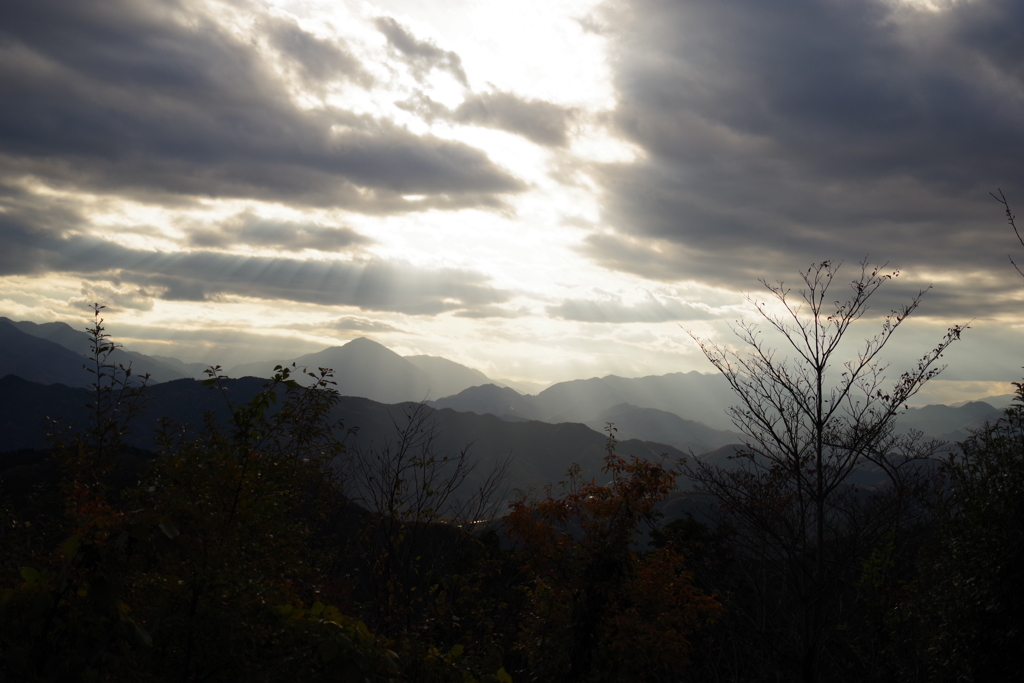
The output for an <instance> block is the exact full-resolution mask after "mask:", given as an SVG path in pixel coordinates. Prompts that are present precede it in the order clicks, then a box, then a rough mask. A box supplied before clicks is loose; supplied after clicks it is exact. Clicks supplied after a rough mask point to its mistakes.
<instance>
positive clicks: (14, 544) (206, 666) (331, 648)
mask: <svg viewBox="0 0 1024 683" xmlns="http://www.w3.org/2000/svg"><path fill="white" fill-rule="evenodd" d="M98 311H99V307H97V309H96V312H97V322H96V323H95V324H94V326H93V328H91V329H90V333H91V335H92V338H93V342H94V343H93V359H92V361H93V363H94V365H95V369H96V371H97V384H96V387H95V390H96V397H97V399H96V404H95V406H94V407H95V412H94V415H95V420H94V423H93V424H92V425H90V426H89V427H88V428H87V429H86V430H85V431H84V433H82V434H80V435H79V436H77V437H70V438H69V435H67V434H65V435H64V438H63V441H61V442H60V443H59V447H58V448H57V449H56V450H55V452H56V454H57V457H58V458H59V460H60V464H61V469H62V471H63V473H64V474H63V482H62V491H63V496H64V514H63V518H62V519H60V520H59V522H58V523H56V524H55V526H56V527H57V528H55V529H53V530H50V531H51V533H49V535H45V536H43V537H42V538H41V537H40V534H38V533H37V531H36V529H34V528H33V527H32V526H31V524H30V523H27V522H25V521H22V520H20V519H18V518H15V519H12V520H7V521H8V522H9V525H8V526H7V531H9V532H10V533H7V534H5V535H6V536H7V540H9V541H11V543H10V547H11V548H12V551H13V552H11V553H10V554H8V555H7V556H6V557H5V558H4V559H5V560H6V562H5V564H4V566H3V567H2V569H3V571H4V577H3V581H4V584H6V586H5V587H3V588H0V672H2V673H3V674H4V675H6V676H8V677H10V678H12V679H14V680H26V681H73V680H109V679H111V678H117V679H118V680H140V681H163V680H208V681H216V680H228V681H233V680H246V681H260V680H268V681H276V680H281V679H282V678H285V677H289V676H294V675H295V674H297V673H301V674H302V675H303V676H304V677H305V678H309V679H313V680H351V678H352V676H353V675H357V676H358V677H359V678H360V679H366V680H375V681H385V680H391V679H392V678H394V677H395V676H396V675H397V671H398V666H397V662H396V655H395V653H394V652H392V651H391V650H390V649H389V647H388V645H389V643H387V641H385V640H383V639H381V638H380V637H379V636H377V635H375V634H373V633H372V632H370V631H369V630H368V629H367V628H366V626H365V625H364V624H363V623H362V622H360V621H359V620H358V619H355V618H353V617H350V616H347V615H345V614H344V613H342V612H341V611H340V610H338V609H337V608H336V607H329V606H328V607H325V606H324V605H325V603H326V604H328V605H329V604H330V603H329V602H328V601H329V600H333V599H335V598H342V599H343V598H344V597H345V594H346V592H345V590H344V586H339V585H338V584H337V582H336V581H333V580H332V577H331V575H330V574H329V573H328V572H327V569H328V568H329V567H330V566H331V562H332V560H333V551H332V549H331V547H330V546H329V545H328V544H325V543H323V542H321V541H322V537H323V535H324V534H328V533H329V532H330V529H331V525H332V521H333V520H336V518H337V516H338V509H339V506H341V505H342V504H343V502H344V499H343V498H341V497H340V495H339V494H340V485H339V481H338V480H337V476H336V472H337V470H336V469H335V468H334V467H333V464H334V461H335V459H336V458H337V457H338V456H340V455H342V454H343V452H344V448H343V447H342V444H341V442H340V440H339V439H338V437H337V436H336V432H337V429H336V428H337V426H338V425H333V424H331V423H330V422H329V421H328V420H327V419H326V418H327V415H328V413H329V410H330V407H331V405H332V403H333V401H334V399H335V396H336V395H335V394H333V393H332V392H331V391H330V387H329V384H330V382H331V379H330V374H329V373H328V372H327V371H323V370H322V371H321V372H320V374H319V375H314V379H315V382H314V383H313V385H312V386H310V387H306V388H302V387H300V386H299V385H298V383H296V382H295V381H293V380H292V379H291V378H290V372H291V371H290V370H289V369H286V368H278V374H277V376H276V377H275V378H274V379H273V380H272V381H271V382H270V383H269V384H268V385H267V386H266V387H265V389H264V391H262V392H261V393H260V394H258V395H257V396H256V397H255V398H254V399H253V400H252V401H250V402H249V403H247V404H244V405H241V406H231V408H232V414H233V419H232V421H231V425H230V426H229V429H228V431H227V432H224V431H223V430H222V429H220V427H219V426H218V425H216V424H215V423H214V421H213V419H212V417H211V418H210V419H209V420H208V422H207V425H206V428H205V430H204V431H203V433H202V434H201V435H200V436H199V437H198V438H195V439H191V440H183V439H179V438H176V437H175V434H176V433H179V432H181V430H178V429H176V428H175V427H174V426H173V425H170V424H165V425H164V430H163V435H162V439H161V441H162V444H163V452H162V453H161V454H160V457H158V458H157V459H156V460H154V461H153V462H152V464H151V466H150V467H149V468H148V471H146V472H145V473H144V474H143V476H142V477H141V481H139V482H138V484H137V485H135V486H128V487H123V488H116V487H113V486H111V485H110V484H111V482H116V481H117V477H114V476H112V473H114V474H116V473H117V471H118V468H119V463H118V461H117V455H118V453H119V452H120V449H119V448H118V446H119V441H120V439H119V437H120V436H121V435H123V434H124V430H125V429H126V428H127V424H128V419H130V417H131V415H132V410H131V405H129V406H128V407H127V408H124V406H125V401H126V400H128V401H129V402H130V401H134V400H136V398H137V397H138V396H140V395H139V394H137V393H136V392H135V391H134V389H132V388H129V386H130V385H129V382H128V377H129V375H128V372H127V370H126V369H121V368H112V367H111V366H110V365H109V364H108V363H106V362H105V359H106V357H107V356H108V355H109V353H110V350H111V349H112V347H113V345H112V344H111V343H110V342H109V339H108V337H107V335H106V334H105V332H104V331H103V328H102V326H101V323H102V320H100V319H99V317H98ZM211 374H212V376H211V380H210V383H211V385H213V386H214V387H217V386H220V382H221V379H222V378H221V377H220V376H219V375H218V374H217V372H216V371H215V370H214V371H213V372H212V373H211ZM272 408H273V410H272ZM58 535H59V536H60V538H61V540H60V542H59V543H58V544H56V545H57V548H56V550H52V548H53V545H51V543H52V542H53V539H54V538H56V537H57V536H58ZM318 536H319V538H318ZM304 605H312V607H308V608H306V607H304Z"/></svg>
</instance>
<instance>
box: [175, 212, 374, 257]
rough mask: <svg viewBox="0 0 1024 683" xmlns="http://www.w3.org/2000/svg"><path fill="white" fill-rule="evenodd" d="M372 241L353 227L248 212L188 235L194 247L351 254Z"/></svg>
mask: <svg viewBox="0 0 1024 683" xmlns="http://www.w3.org/2000/svg"><path fill="white" fill-rule="evenodd" d="M372 241H373V240H371V239H370V238H368V237H365V236H364V235H360V234H359V233H358V232H356V231H355V230H352V229H351V228H344V227H341V228H339V227H325V226H322V225H316V224H309V223H296V222H293V221H280V220H270V219H266V218H261V217H260V216H257V215H255V214H252V213H248V212H246V213H242V214H239V215H237V216H234V217H232V218H230V219H228V220H226V221H223V222H222V223H220V224H219V225H216V226H213V227H209V228H196V229H193V230H191V231H189V235H188V243H189V245H190V246H194V247H219V248H225V247H231V246H235V245H247V246H254V247H275V248H277V249H283V250H285V251H302V250H303V249H317V250H320V251H333V252H338V251H348V250H351V249H352V248H353V247H358V246H360V245H363V244H368V243H370V242H372Z"/></svg>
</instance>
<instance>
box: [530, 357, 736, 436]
mask: <svg viewBox="0 0 1024 683" xmlns="http://www.w3.org/2000/svg"><path fill="white" fill-rule="evenodd" d="M536 399H537V405H539V406H540V408H541V410H542V411H543V414H544V416H545V417H544V419H545V420H547V421H560V420H589V419H591V418H592V417H593V416H595V415H599V414H600V413H602V412H603V411H605V410H608V409H609V408H611V407H613V406H616V405H619V404H621V403H629V404H631V405H634V406H636V407H638V408H654V409H656V410H664V411H667V412H670V413H675V414H676V415H679V416H680V417H682V418H684V419H687V420H694V421H698V422H703V423H704V424H706V425H708V426H710V427H712V428H714V429H728V428H729V427H731V426H732V423H731V422H730V421H729V418H728V416H727V415H726V414H725V409H726V408H727V407H728V406H730V405H732V404H733V403H735V397H734V395H733V393H732V391H731V390H730V389H729V385H728V383H727V382H726V381H725V379H724V378H723V377H722V376H721V375H717V374H715V375H705V374H702V373H700V372H696V371H694V372H689V373H681V372H676V373H671V374H668V375H656V376H650V377H637V378H625V377H618V376H616V375H608V376H607V377H594V378H591V379H584V380H573V381H571V382H560V383H558V384H555V385H552V386H550V387H548V388H547V389H545V390H544V391H542V392H540V393H539V394H537V396H536Z"/></svg>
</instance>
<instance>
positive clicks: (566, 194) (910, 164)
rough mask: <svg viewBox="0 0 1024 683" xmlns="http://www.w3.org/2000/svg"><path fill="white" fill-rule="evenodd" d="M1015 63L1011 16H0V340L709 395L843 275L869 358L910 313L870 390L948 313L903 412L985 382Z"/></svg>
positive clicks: (606, 5)
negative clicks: (23, 327) (938, 359)
mask: <svg viewBox="0 0 1024 683" xmlns="http://www.w3.org/2000/svg"><path fill="white" fill-rule="evenodd" d="M1021 45H1024V3H1021V2H1019V0H774V1H773V2H764V1H763V0H716V1H711V0H632V1H622V0H608V1H605V2H602V1H599V0H519V1H518V2H515V3H510V2H507V0H501V1H499V0H417V1H415V2H412V1H407V0H379V1H371V0H366V1H360V2H355V1H349V0H294V1H292V0H272V1H260V0H226V1H222V2H218V1H215V0H0V98H2V101H3V106H2V107H0V238H2V242H0V246H2V248H0V315H5V316H7V317H10V318H13V319H15V320H32V321H35V322H47V321H51V320H62V321H65V322H69V323H71V324H75V325H77V326H79V327H85V325H86V324H87V323H88V322H89V306H90V304H92V303H93V302H100V303H103V304H105V305H106V306H107V309H106V311H105V315H106V319H107V324H108V328H109V330H110V332H111V333H113V334H114V336H115V338H116V339H117V340H119V341H121V342H122V343H123V344H125V346H127V347H128V348H130V349H132V350H136V351H141V352H143V353H148V354H159V355H168V356H175V357H178V358H180V359H182V360H184V361H187V362H194V361H200V362H205V363H216V364H221V365H224V366H225V367H230V366H231V365H234V364H237V363H242V362H249V361H255V360H263V359H270V358H274V359H284V358H292V357H296V356H299V355H302V354H304V353H309V352H312V351H317V350H320V349H322V348H324V347H326V346H333V345H340V344H343V343H345V342H346V341H348V340H351V339H353V338H356V337H361V336H365V337H369V338H371V339H374V340H376V341H378V342H380V343H382V344H384V345H386V346H388V347H389V348H391V349H393V350H395V351H396V352H398V353H400V354H402V355H412V354H430V355H439V356H444V357H446V358H449V359H451V360H454V361H457V362H460V363H463V364H465V365H468V366H470V367H474V368H477V369H479V370H482V371H483V372H485V373H487V374H488V375H489V376H491V377H493V378H507V379H511V380H517V381H520V382H523V383H525V385H526V386H532V387H535V388H537V389H539V388H542V387H543V386H545V385H547V384H549V383H551V382H557V381H563V380H568V379H575V378H583V377H591V376H603V375H606V374H618V375H622V376H627V377H630V376H643V375H651V374H664V373H668V372H688V371H691V370H699V371H702V372H711V371H712V368H711V366H710V364H709V363H708V362H707V360H706V359H705V358H704V357H703V355H702V354H701V352H700V349H699V348H698V346H697V345H696V343H695V342H694V341H693V340H692V339H691V337H690V336H689V334H688V332H692V333H693V334H695V335H697V336H699V337H702V338H705V339H709V340H712V341H715V342H718V343H722V344H730V343H732V342H731V341H730V340H732V339H734V338H733V337H732V333H731V331H730V329H731V326H733V325H735V323H736V321H738V320H753V319H754V318H756V311H755V309H754V308H753V306H752V305H751V303H750V302H749V301H748V300H747V298H746V295H748V294H750V295H752V296H754V298H755V299H756V300H761V299H762V298H763V294H762V292H763V291H764V290H763V287H762V286H761V285H760V284H759V280H765V281H768V282H778V281H782V282H784V283H785V284H786V285H787V286H789V285H792V286H793V288H794V291H795V290H796V288H797V287H796V285H798V284H799V273H800V272H802V271H805V270H806V269H807V268H808V267H809V266H810V265H811V264H813V263H819V262H822V261H825V260H829V261H832V262H834V263H840V262H841V263H842V264H843V265H842V268H841V269H840V271H839V276H838V277H837V279H836V284H834V286H833V291H834V292H835V298H836V299H840V298H845V297H846V295H847V293H848V291H849V290H846V289H845V286H846V283H848V282H849V281H851V280H853V279H854V278H855V277H856V276H857V275H858V274H859V273H860V265H858V264H860V263H861V262H865V261H866V262H868V263H871V264H887V266H886V267H887V268H888V269H889V270H890V271H898V272H899V276H898V277H897V278H895V279H894V280H893V281H892V282H890V283H887V285H886V287H884V288H883V289H882V290H880V291H879V293H878V294H877V295H876V297H875V299H874V300H873V304H874V308H873V310H872V312H871V313H870V314H869V319H866V320H865V321H864V324H863V325H861V326H858V327H857V328H855V329H856V331H857V332H858V333H861V334H863V335H865V336H866V335H868V334H871V333H872V325H873V324H877V322H878V321H877V319H875V320H872V319H870V318H871V316H874V315H876V314H877V315H878V316H882V315H884V314H886V313H888V312H889V310H890V309H892V308H894V307H898V306H900V305H901V304H905V303H907V302H909V301H910V300H912V299H913V297H914V296H915V295H916V294H917V293H918V292H919V291H921V290H926V289H928V288H929V287H930V288H931V289H930V290H928V291H927V292H926V293H925V295H924V297H923V299H922V301H921V305H920V306H919V307H918V308H917V310H916V311H915V313H914V315H913V316H912V318H911V319H910V321H909V322H908V323H907V324H906V326H905V328H904V329H901V330H899V331H898V333H897V335H896V336H894V338H893V341H892V348H891V354H890V360H891V361H892V366H891V372H892V374H893V375H894V376H895V375H898V374H899V372H900V371H901V370H902V367H901V364H902V365H906V364H909V363H912V362H913V361H914V359H916V358H917V357H919V356H921V355H923V354H924V353H925V352H926V351H927V350H928V349H929V348H931V347H933V346H934V345H935V344H936V343H937V342H938V341H939V340H940V339H941V338H942V336H943V334H944V333H945V331H946V330H947V329H948V328H949V327H950V326H952V325H958V324H960V325H962V324H967V323H969V324H970V327H971V329H970V330H968V331H967V332H965V333H964V335H963V339H962V340H961V341H960V342H958V343H957V344H956V345H954V346H953V347H952V348H951V349H950V351H949V352H948V353H947V354H946V357H945V358H944V359H943V361H944V362H946V363H947V364H948V367H947V369H946V371H945V372H944V373H943V374H942V375H941V379H940V380H936V381H934V382H933V384H932V385H931V388H929V389H928V390H926V391H925V392H923V393H922V395H921V397H920V402H933V401H952V400H962V399H967V398H977V397H982V396H986V395H990V394H999V393H1007V392H1009V391H1010V385H1009V382H1011V381H1013V380H1019V379H1020V378H1021V376H1022V374H1024V370H1022V369H1021V366H1022V365H1024V343H1022V338H1024V278H1022V277H1021V276H1020V275H1019V274H1018V273H1017V272H1016V271H1015V270H1014V269H1013V267H1012V265H1011V264H1010V262H1009V259H1008V256H1013V257H1015V260H1016V261H1017V262H1018V263H1022V262H1024V246H1022V245H1021V243H1020V242H1018V241H1017V238H1016V237H1015V235H1014V234H1013V231H1012V230H1011V228H1010V226H1009V225H1008V224H1007V221H1006V217H1005V215H1004V214H1003V207H1002V206H1001V205H1000V204H998V203H997V202H996V201H995V200H993V198H992V197H991V196H990V193H991V192H994V191H997V189H1001V190H1002V191H1003V192H1004V193H1005V196H1006V197H1007V198H1008V199H1009V201H1010V204H1011V206H1017V207H1020V210H1022V211H1024V50H1021ZM1022 215H1024V214H1022ZM1021 222H1022V223H1024V219H1022V221H1021ZM1022 227H1024V226H1022ZM76 321H77V322H76Z"/></svg>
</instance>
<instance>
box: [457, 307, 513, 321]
mask: <svg viewBox="0 0 1024 683" xmlns="http://www.w3.org/2000/svg"><path fill="white" fill-rule="evenodd" d="M529 314H530V311H529V310H528V309H526V308H524V307H519V308H505V307H504V306H493V305H488V306H474V307H473V308H464V309H462V310H459V311H455V313H453V314H452V315H454V316H455V317H457V318H475V319H482V318H522V317H523V316H525V315H529Z"/></svg>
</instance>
